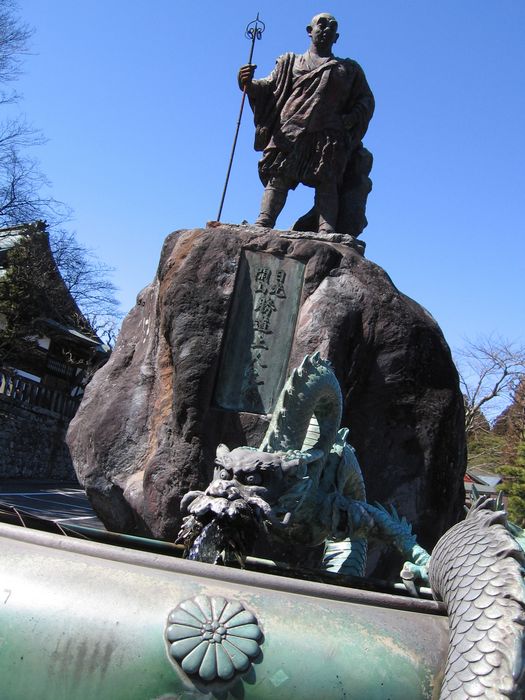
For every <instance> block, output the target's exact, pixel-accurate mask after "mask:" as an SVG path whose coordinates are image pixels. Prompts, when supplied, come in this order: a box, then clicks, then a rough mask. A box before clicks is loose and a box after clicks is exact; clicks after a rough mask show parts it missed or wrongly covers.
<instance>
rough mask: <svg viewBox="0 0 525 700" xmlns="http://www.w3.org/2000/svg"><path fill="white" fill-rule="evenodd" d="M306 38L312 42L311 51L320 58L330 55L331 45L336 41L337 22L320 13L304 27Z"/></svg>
mask: <svg viewBox="0 0 525 700" xmlns="http://www.w3.org/2000/svg"><path fill="white" fill-rule="evenodd" d="M306 31H307V33H308V36H309V37H310V39H311V40H312V49H311V50H315V51H317V52H318V53H319V55H321V56H326V55H331V53H330V52H331V50H332V45H333V44H335V42H336V41H337V39H338V37H339V34H338V33H337V20H336V18H335V17H334V16H333V15H331V14H329V13H328V12H320V13H319V14H318V15H315V17H313V18H312V21H311V22H310V24H309V25H308V26H307V27H306Z"/></svg>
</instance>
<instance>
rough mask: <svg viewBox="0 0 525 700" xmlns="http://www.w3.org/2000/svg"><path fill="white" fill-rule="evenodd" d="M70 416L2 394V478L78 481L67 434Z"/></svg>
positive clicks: (0, 405) (0, 415)
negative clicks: (66, 416)
mask: <svg viewBox="0 0 525 700" xmlns="http://www.w3.org/2000/svg"><path fill="white" fill-rule="evenodd" d="M68 425H69V419H67V418H64V417H62V416H59V415H57V414H56V413H54V412H52V411H48V410H47V409H44V408H39V407H36V406H29V405H27V404H23V403H22V402H19V401H17V400H16V399H13V398H10V397H5V396H1V395H0V479H50V480H60V481H71V482H76V476H75V472H74V470H73V465H72V462H71V457H70V454H69V449H68V447H67V445H66V443H65V435H66V431H67V428H68Z"/></svg>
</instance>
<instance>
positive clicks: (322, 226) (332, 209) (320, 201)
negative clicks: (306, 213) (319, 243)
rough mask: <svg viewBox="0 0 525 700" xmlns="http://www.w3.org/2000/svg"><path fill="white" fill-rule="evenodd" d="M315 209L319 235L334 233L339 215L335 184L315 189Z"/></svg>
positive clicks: (319, 186) (328, 183)
mask: <svg viewBox="0 0 525 700" xmlns="http://www.w3.org/2000/svg"><path fill="white" fill-rule="evenodd" d="M315 207H316V209H317V212H318V214H319V233H335V230H336V226H337V214H338V213H339V193H338V191H337V184H336V183H335V182H324V183H323V184H322V185H318V186H317V187H316V188H315Z"/></svg>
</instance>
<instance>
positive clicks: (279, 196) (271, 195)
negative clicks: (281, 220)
mask: <svg viewBox="0 0 525 700" xmlns="http://www.w3.org/2000/svg"><path fill="white" fill-rule="evenodd" d="M291 187H292V183H291V182H289V181H288V180H286V179H285V178H280V177H273V178H272V179H271V180H270V181H269V182H268V184H267V185H266V187H265V188H264V194H263V197H262V202H261V213H260V214H259V216H258V217H257V221H256V222H255V225H256V226H266V227H268V228H273V227H274V226H275V222H276V221H277V217H278V216H279V214H280V213H281V212H282V210H283V207H284V205H285V203H286V198H287V196H288V192H289V190H290V188H291Z"/></svg>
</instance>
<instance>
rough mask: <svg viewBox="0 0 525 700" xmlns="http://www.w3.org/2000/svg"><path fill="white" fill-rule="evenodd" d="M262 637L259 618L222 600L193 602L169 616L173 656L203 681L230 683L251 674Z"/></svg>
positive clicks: (240, 606) (235, 602)
mask: <svg viewBox="0 0 525 700" xmlns="http://www.w3.org/2000/svg"><path fill="white" fill-rule="evenodd" d="M261 637H262V632H261V629H260V627H259V625H258V624H257V619H256V618H255V616H254V615H252V613H251V612H249V611H248V610H246V608H245V607H244V606H243V605H242V604H241V603H239V602H238V601H235V600H227V599H226V598H222V597H220V596H213V597H208V596H205V595H199V596H196V597H195V598H189V599H188V600H185V601H183V602H182V603H180V604H179V605H178V606H177V607H176V608H175V610H172V612H171V613H170V614H169V616H168V626H167V629H166V638H167V640H168V647H169V653H170V655H171V656H172V657H173V658H174V659H175V660H176V661H177V662H178V663H179V664H180V666H181V668H182V669H183V670H184V671H185V672H186V673H188V674H189V675H194V676H199V678H200V679H201V680H203V681H214V680H217V679H219V680H223V681H227V680H230V679H231V678H233V677H234V676H235V675H236V674H237V673H242V672H244V671H247V670H248V668H249V667H250V665H251V662H252V659H254V658H255V657H256V656H257V655H258V654H259V649H260V643H261Z"/></svg>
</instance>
